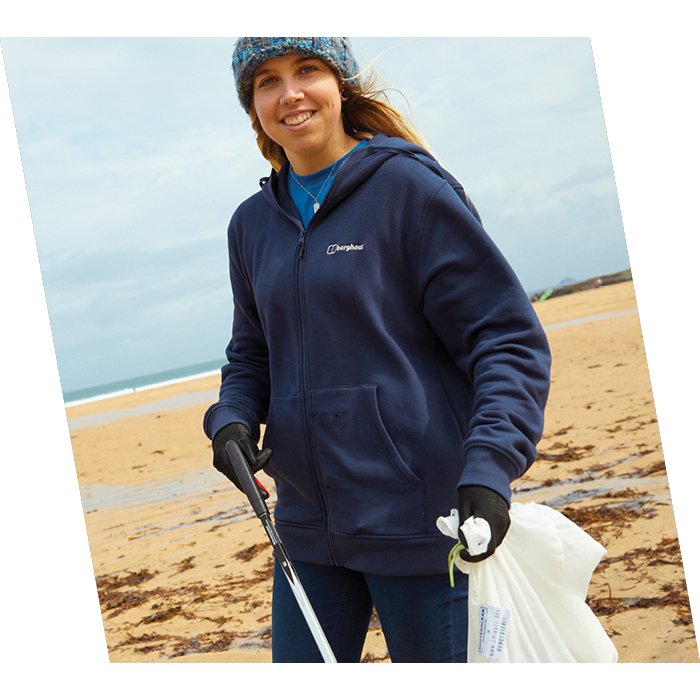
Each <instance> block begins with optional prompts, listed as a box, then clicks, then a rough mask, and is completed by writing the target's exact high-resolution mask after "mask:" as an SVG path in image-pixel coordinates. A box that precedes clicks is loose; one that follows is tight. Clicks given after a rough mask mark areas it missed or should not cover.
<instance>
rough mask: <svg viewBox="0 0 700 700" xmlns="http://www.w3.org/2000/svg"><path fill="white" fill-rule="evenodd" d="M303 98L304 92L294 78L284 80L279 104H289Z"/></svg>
mask: <svg viewBox="0 0 700 700" xmlns="http://www.w3.org/2000/svg"><path fill="white" fill-rule="evenodd" d="M302 99H304V92H303V90H302V89H301V87H300V86H299V85H298V84H297V82H296V81H295V80H286V81H285V82H284V84H283V89H282V94H281V95H280V104H282V105H289V104H293V103H294V102H298V101H299V100H302Z"/></svg>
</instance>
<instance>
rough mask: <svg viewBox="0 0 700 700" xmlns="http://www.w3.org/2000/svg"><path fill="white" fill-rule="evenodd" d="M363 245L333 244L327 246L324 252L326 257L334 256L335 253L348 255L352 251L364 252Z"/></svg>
mask: <svg viewBox="0 0 700 700" xmlns="http://www.w3.org/2000/svg"><path fill="white" fill-rule="evenodd" d="M364 249H365V244H364V243H346V244H344V245H341V244H340V243H333V244H331V245H329V246H328V249H327V250H326V255H334V254H335V253H348V252H350V251H353V250H364Z"/></svg>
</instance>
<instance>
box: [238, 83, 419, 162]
mask: <svg viewBox="0 0 700 700" xmlns="http://www.w3.org/2000/svg"><path fill="white" fill-rule="evenodd" d="M340 84H341V87H342V94H343V96H344V97H345V98H346V99H345V100H344V101H343V103H342V119H343V128H344V129H345V133H346V134H348V135H350V136H352V137H353V138H356V139H359V140H363V139H370V138H372V137H373V136H375V135H376V134H386V135H387V136H400V137H401V138H403V139H406V140H407V141H410V142H411V143H415V144H416V145H418V146H421V147H422V148H425V149H426V150H430V149H429V147H428V144H427V143H426V141H425V140H424V139H423V137H422V136H421V135H420V134H419V133H418V131H416V129H415V128H414V127H413V125H412V124H411V123H410V122H409V121H408V119H406V117H404V116H403V114H401V112H399V111H398V110H397V109H395V108H394V107H392V106H391V105H390V104H389V100H388V97H387V95H386V93H387V89H386V88H378V87H377V86H376V78H375V76H374V75H373V74H370V75H367V76H365V77H359V76H356V77H355V78H354V79H353V80H352V82H341V83H340ZM249 116H250V120H251V125H252V127H253V131H255V136H256V141H257V144H258V148H259V149H260V152H261V153H262V154H263V157H264V158H265V159H266V160H267V161H269V163H270V164H271V165H272V167H273V168H274V169H275V170H280V168H281V167H282V166H283V165H284V164H285V163H286V162H287V156H286V154H285V152H284V149H283V148H282V147H281V146H280V145H279V144H278V143H276V142H275V141H273V140H272V139H271V138H270V137H269V136H268V135H267V134H266V133H265V132H264V131H263V128H262V125H261V124H260V120H259V119H258V115H257V114H256V113H255V106H252V107H251V108H250V114H249Z"/></svg>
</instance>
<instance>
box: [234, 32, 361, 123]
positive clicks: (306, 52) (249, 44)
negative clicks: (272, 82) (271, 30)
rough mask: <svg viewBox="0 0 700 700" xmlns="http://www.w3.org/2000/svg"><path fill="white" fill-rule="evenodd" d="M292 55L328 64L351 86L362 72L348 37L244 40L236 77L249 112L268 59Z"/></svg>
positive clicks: (237, 54) (240, 43)
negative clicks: (259, 73) (259, 72)
mask: <svg viewBox="0 0 700 700" xmlns="http://www.w3.org/2000/svg"><path fill="white" fill-rule="evenodd" d="M288 53H295V54H299V55H300V56H311V57H313V58H320V59H321V60H323V61H325V62H326V63H328V64H329V65H330V66H331V68H333V69H334V70H335V72H336V73H337V74H338V75H339V76H340V78H341V80H345V81H347V82H351V80H350V78H352V77H354V76H355V75H357V73H358V72H359V69H358V67H357V63H356V61H355V57H354V56H353V55H352V50H351V49H350V44H349V42H348V40H347V37H344V36H242V37H239V38H238V41H237V42H236V46H235V48H234V50H233V60H232V62H231V66H232V68H233V76H234V78H235V79H236V89H237V90H238V99H239V101H240V103H241V105H242V106H243V109H245V111H246V112H249V111H250V106H251V104H252V102H253V89H252V86H253V73H255V69H256V68H257V67H258V66H259V65H260V64H261V63H264V62H265V61H267V59H268V58H276V57H277V56H285V55H286V54H288Z"/></svg>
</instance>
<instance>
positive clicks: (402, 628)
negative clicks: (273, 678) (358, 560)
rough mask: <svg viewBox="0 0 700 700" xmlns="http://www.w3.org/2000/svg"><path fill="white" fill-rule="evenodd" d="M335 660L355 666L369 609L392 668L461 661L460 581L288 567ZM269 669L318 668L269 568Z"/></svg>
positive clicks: (296, 613)
mask: <svg viewBox="0 0 700 700" xmlns="http://www.w3.org/2000/svg"><path fill="white" fill-rule="evenodd" d="M294 568H295V570H296V572H297V574H298V575H299V578H300V580H301V583H302V585H303V587H304V590H305V591H306V595H307V596H308V598H309V600H310V601H311V606H312V607H313V609H314V612H315V613H316V617H318V620H319V622H320V623H321V627H323V630H324V632H325V634H326V637H327V639H328V642H329V644H330V645H331V648H332V649H333V652H334V654H335V656H336V659H337V660H338V661H339V662H341V663H343V662H344V663H351V662H355V663H356V662H359V661H360V657H361V654H362V648H363V646H364V642H365V637H366V636H367V631H368V628H369V621H370V617H371V615H372V608H373V607H374V608H376V611H377V615H378V617H379V620H380V623H381V627H382V632H383V634H384V638H385V640H386V643H387V647H388V649H389V656H390V657H391V660H392V662H394V663H397V662H404V663H405V662H424V663H430V662H432V663H445V662H447V663H464V662H466V660H467V577H466V576H464V575H463V574H460V573H459V572H456V573H455V587H454V588H451V587H450V582H449V578H448V575H447V573H445V574H439V575H435V576H376V575H372V574H362V573H359V572H357V571H352V570H350V569H344V568H342V567H334V566H318V565H316V564H305V563H302V562H294ZM272 661H273V663H305V662H322V658H321V654H320V652H319V651H318V648H317V646H316V642H315V641H314V639H313V637H312V636H311V632H309V629H308V627H307V625H306V621H305V620H304V616H303V615H302V613H301V610H300V609H299V606H298V604H297V602H296V599H295V598H294V594H293V593H292V591H291V589H290V587H289V583H288V582H287V579H286V578H285V576H284V574H283V573H282V571H281V569H280V566H279V564H278V563H277V561H275V575H274V583H273V589H272Z"/></svg>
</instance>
